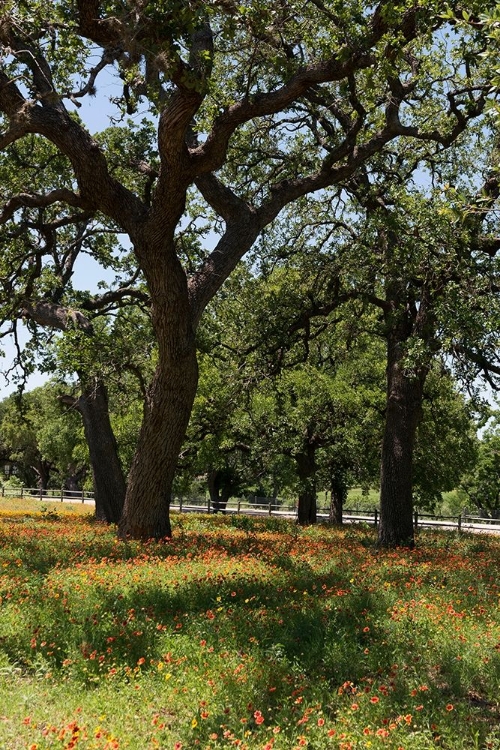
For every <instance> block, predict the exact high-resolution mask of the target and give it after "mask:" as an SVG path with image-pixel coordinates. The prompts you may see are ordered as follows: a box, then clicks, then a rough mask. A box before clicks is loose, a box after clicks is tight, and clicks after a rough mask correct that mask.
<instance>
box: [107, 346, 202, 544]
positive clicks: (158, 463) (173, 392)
mask: <svg viewBox="0 0 500 750" xmlns="http://www.w3.org/2000/svg"><path fill="white" fill-rule="evenodd" d="M197 384H198V368H197V362H196V350H195V345H194V338H193V341H192V343H191V346H190V347H189V350H188V351H186V352H185V353H184V356H183V357H182V358H180V359H179V360H177V362H176V363H175V366H174V363H173V362H172V361H170V362H169V361H168V360H166V358H165V357H161V358H160V362H159V363H158V367H157V370H156V373H155V376H154V379H153V382H152V384H151V386H150V388H149V391H148V395H147V399H146V403H145V407H144V418H143V422H142V426H141V431H140V435H139V441H138V445H137V450H136V452H135V455H134V459H133V461H132V466H131V469H130V473H129V478H128V486H127V493H126V496H125V506H124V509H123V515H122V519H121V522H120V525H119V536H120V537H121V538H126V537H132V538H134V539H153V538H154V539H161V538H166V537H167V538H170V537H171V536H172V528H171V525H170V516H169V509H170V500H171V490H172V482H173V479H174V475H175V470H176V466H177V459H178V456H179V452H180V449H181V446H182V441H183V439H184V436H185V433H186V428H187V424H188V421H189V415H190V412H191V407H192V405H193V401H194V397H195V393H196V387H197Z"/></svg>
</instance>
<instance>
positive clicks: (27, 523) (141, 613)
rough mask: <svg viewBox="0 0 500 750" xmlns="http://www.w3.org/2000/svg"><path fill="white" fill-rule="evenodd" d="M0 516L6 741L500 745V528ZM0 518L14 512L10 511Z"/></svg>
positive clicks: (1, 734)
mask: <svg viewBox="0 0 500 750" xmlns="http://www.w3.org/2000/svg"><path fill="white" fill-rule="evenodd" d="M20 513H21V511H20V509H19V508H18V509H17V513H16V514H15V515H14V516H13V515H12V513H11V514H10V516H9V514H6V513H5V512H4V513H0V519H1V520H0V607H1V614H2V617H1V620H0V747H2V748H7V749H8V750H17V748H32V750H35V748H36V750H41V749H42V748H43V749H44V748H76V747H78V748H80V747H81V748H95V749H97V748H100V749H101V750H103V749H104V748H106V750H111V749H112V748H133V749H134V750H135V749H136V750H147V749H148V748H162V749H167V748H168V749H172V750H173V748H177V750H178V749H179V748H181V747H182V748H194V747H202V748H228V747H240V748H267V750H270V748H277V749H280V748H281V749H283V750H285V749H287V750H288V749H290V748H298V747H309V748H315V749H316V750H317V749H320V750H321V748H339V749H342V750H347V749H348V748H382V747H385V748H394V749H397V748H404V749H405V750H415V749H419V750H420V749H424V748H434V747H441V748H449V750H460V749H465V748H494V749H497V750H498V748H500V731H499V728H498V726H499V720H500V708H499V684H500V617H499V599H500V583H499V575H498V570H499V562H500V540H499V539H498V538H496V537H492V536H469V535H464V536H462V537H458V536H456V535H453V534H451V533H448V534H446V533H441V534H438V533H431V532H426V533H424V534H423V535H421V536H420V538H419V544H418V547H417V549H416V550H414V551H409V550H399V551H395V552H383V551H377V549H376V547H375V536H374V532H373V531H372V530H364V529H356V528H352V527H348V528H346V529H334V530H332V529H328V528H325V527H323V528H319V527H318V528H310V529H307V530H301V529H299V528H297V527H296V526H295V525H294V524H293V523H291V522H286V521H280V520H278V519H273V518H271V519H251V518H245V517H229V518H222V517H207V516H194V515H192V516H182V517H180V516H175V537H174V539H173V540H172V541H171V542H167V543H164V544H158V543H148V544H142V543H136V542H131V543H122V542H118V541H117V540H116V538H115V535H114V532H113V530H112V529H108V528H107V527H106V526H104V525H102V524H99V523H96V522H94V521H93V520H92V519H91V518H90V517H87V518H85V517H79V518H77V517H76V516H74V515H72V514H67V511H62V510H61V514H60V515H59V517H53V516H52V517H49V518H46V517H45V518H44V517H43V516H41V515H40V516H33V515H28V516H22V515H20ZM2 516H3V517H2Z"/></svg>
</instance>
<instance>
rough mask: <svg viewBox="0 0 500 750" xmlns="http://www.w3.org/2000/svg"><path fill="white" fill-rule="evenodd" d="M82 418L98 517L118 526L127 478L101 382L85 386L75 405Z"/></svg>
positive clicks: (104, 389)
mask: <svg viewBox="0 0 500 750" xmlns="http://www.w3.org/2000/svg"><path fill="white" fill-rule="evenodd" d="M75 406H76V408H77V409H78V411H79V412H80V414H81V415H82V420H83V428H84V432H85V439H86V441H87V444H88V447H89V454H90V464H91V467H92V476H93V481H94V499H95V515H96V518H97V519H99V520H101V521H107V522H108V523H118V522H119V520H120V518H121V515H122V510H123V504H124V500H125V479H124V476H123V470H122V467H121V464H120V459H119V457H118V448H117V445H116V439H115V436H114V434H113V430H112V427H111V422H110V419H109V409H108V397H107V393H106V388H105V386H104V384H103V383H102V382H100V381H96V382H94V383H88V384H86V385H83V386H82V395H81V396H80V398H79V399H78V400H77V402H76V404H75Z"/></svg>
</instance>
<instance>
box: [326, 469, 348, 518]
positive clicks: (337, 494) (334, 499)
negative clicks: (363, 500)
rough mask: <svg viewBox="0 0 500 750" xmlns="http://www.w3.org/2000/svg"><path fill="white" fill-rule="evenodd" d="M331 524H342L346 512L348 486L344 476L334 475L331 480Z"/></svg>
mask: <svg viewBox="0 0 500 750" xmlns="http://www.w3.org/2000/svg"><path fill="white" fill-rule="evenodd" d="M330 492H331V498H330V515H329V521H330V523H338V524H341V523H342V521H343V519H342V515H343V512H344V503H345V501H346V498H347V486H346V483H345V479H344V477H343V476H341V475H338V474H335V473H332V476H331V478H330Z"/></svg>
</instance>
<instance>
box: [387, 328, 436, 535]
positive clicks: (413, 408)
mask: <svg viewBox="0 0 500 750" xmlns="http://www.w3.org/2000/svg"><path fill="white" fill-rule="evenodd" d="M402 343H403V342H401V341H400V340H399V337H398V333H397V331H395V332H393V334H392V335H391V336H390V337H389V339H388V357H387V407H386V420H385V427H384V436H383V443H382V462H381V480H380V526H379V544H380V545H381V546H383V547H397V546H408V547H413V546H414V543H415V541H414V532H413V495H412V466H413V448H414V445H415V436H416V431H417V426H418V422H419V420H420V416H421V411H422V394H423V385H424V381H425V374H424V373H421V374H419V375H414V376H412V377H409V376H408V375H406V374H405V372H404V369H403V366H402Z"/></svg>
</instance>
